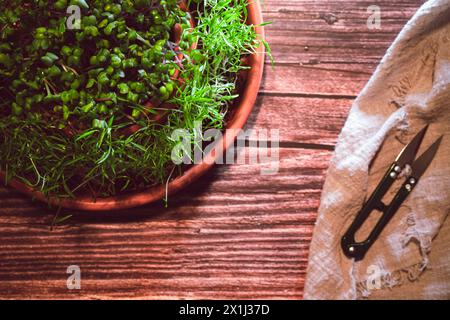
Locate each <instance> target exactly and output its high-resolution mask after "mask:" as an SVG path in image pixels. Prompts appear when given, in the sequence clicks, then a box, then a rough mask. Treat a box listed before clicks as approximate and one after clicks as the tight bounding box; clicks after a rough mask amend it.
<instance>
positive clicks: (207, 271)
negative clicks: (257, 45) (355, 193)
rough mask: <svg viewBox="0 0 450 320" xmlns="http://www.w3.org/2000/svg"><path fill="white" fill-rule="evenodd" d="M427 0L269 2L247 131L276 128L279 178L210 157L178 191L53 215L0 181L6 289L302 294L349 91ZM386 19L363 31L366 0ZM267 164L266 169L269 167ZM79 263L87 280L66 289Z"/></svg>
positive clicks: (135, 294) (10, 293) (58, 294)
mask: <svg viewBox="0 0 450 320" xmlns="http://www.w3.org/2000/svg"><path fill="white" fill-rule="evenodd" d="M421 3H423V1H419V0H401V1H386V0H380V1H376V0H368V1H366V0H358V1H350V0H339V1H337V0H336V1H331V0H327V1H325V0H321V1H319V0H316V1H313V0H288V1H286V0H283V1H281V0H265V6H264V12H265V17H266V20H269V21H273V24H272V25H271V26H269V27H268V28H267V40H268V41H269V42H270V44H271V45H272V49H273V55H274V57H275V60H276V64H275V67H274V68H271V67H270V65H269V64H268V65H267V68H266V74H265V78H264V83H263V86H262V89H261V95H260V97H259V99H258V102H257V105H256V107H255V110H254V112H253V114H252V115H251V117H250V119H249V122H248V125H247V128H253V129H270V128H272V129H279V130H280V138H281V142H280V161H279V163H278V165H279V173H278V174H276V175H261V174H260V170H261V166H260V165H251V164H244V165H224V166H216V167H215V168H214V169H213V170H212V171H210V172H209V173H208V174H207V175H206V176H205V177H203V178H202V179H201V180H200V181H198V182H197V183H195V184H194V185H192V186H191V187H189V188H188V189H187V190H186V191H184V192H181V193H179V194H177V195H175V196H173V197H171V199H170V202H169V207H168V208H164V206H163V205H162V204H161V203H156V204H153V205H149V206H145V207H142V208H137V209H134V210H128V211H123V212H104V213H96V214H90V213H76V212H69V211H65V212H63V213H62V214H74V217H73V218H72V219H71V221H70V222H69V223H68V224H66V225H63V226H58V227H57V228H55V229H54V230H53V231H51V230H50V227H49V225H50V223H51V220H52V218H53V214H54V212H53V211H52V210H49V209H47V208H46V206H45V205H43V204H40V203H34V202H32V201H31V200H30V199H27V198H26V197H24V196H22V195H20V194H19V193H17V192H15V191H12V190H10V189H7V188H4V187H0V241H1V242H0V298H3V299H15V298H50V299H54V298H64V299H72V298H73V299H78V298H83V299H108V298H146V299H162V298H168V299H174V298H179V299H194V298H202V299H220V298H224V299H228V298H229V299H237V298H242V299H246V298H249V299H251V298H263V299H276V298H290V299H297V298H301V297H302V292H303V286H304V280H305V275H306V266H307V258H308V247H309V243H310V241H311V237H312V231H313V226H314V222H315V218H316V213H317V209H318V207H319V203H320V193H321V189H322V186H323V182H324V179H325V178H324V177H325V174H326V170H327V168H328V164H329V161H330V158H331V155H332V149H333V146H334V145H335V143H336V141H337V136H338V134H339V131H340V129H341V128H342V126H343V125H344V122H345V118H346V116H347V113H348V110H349V108H350V106H351V103H352V100H353V98H354V97H355V96H356V95H357V94H358V92H359V91H360V90H361V89H362V88H363V86H364V84H365V83H366V82H367V80H368V79H369V77H370V74H371V73H372V72H373V71H374V69H375V67H376V65H377V63H378V62H379V61H380V59H381V57H382V56H383V54H384V52H385V50H386V49H387V48H388V46H389V44H390V43H391V42H392V41H393V39H394V38H395V36H396V34H397V33H398V32H399V31H400V30H401V28H402V26H403V25H404V24H405V23H406V21H407V20H408V19H409V18H410V17H411V16H412V15H413V13H414V12H415V11H416V10H417V8H418V7H419V5H420V4H421ZM373 4H375V5H378V6H380V8H381V10H382V19H383V20H382V28H381V29H380V30H369V29H368V28H367V26H366V19H367V17H368V14H367V12H366V9H367V7H368V6H369V5H373ZM263 166H264V165H263ZM72 264H75V265H79V266H80V268H81V272H82V289H81V290H72V291H71V290H68V289H67V287H66V279H67V276H68V275H67V274H66V269H67V267H68V266H69V265H72Z"/></svg>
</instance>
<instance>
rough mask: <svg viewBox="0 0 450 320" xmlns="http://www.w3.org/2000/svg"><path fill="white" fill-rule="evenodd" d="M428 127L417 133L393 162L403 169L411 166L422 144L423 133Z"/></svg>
mask: <svg viewBox="0 0 450 320" xmlns="http://www.w3.org/2000/svg"><path fill="white" fill-rule="evenodd" d="M427 129H428V125H426V126H425V127H424V128H423V129H422V130H420V131H419V133H417V134H416V136H415V137H414V138H413V139H412V140H411V142H410V143H408V144H407V145H406V146H405V147H404V148H403V150H402V151H401V152H400V154H399V155H398V157H397V159H395V162H396V163H397V165H399V166H400V167H404V166H405V165H406V164H411V163H412V162H413V160H414V158H415V157H416V154H417V151H419V147H420V145H421V144H422V140H423V137H424V136H425V133H426V132H427Z"/></svg>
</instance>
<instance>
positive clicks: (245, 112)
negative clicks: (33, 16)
mask: <svg viewBox="0 0 450 320" xmlns="http://www.w3.org/2000/svg"><path fill="white" fill-rule="evenodd" d="M247 22H248V23H249V24H254V25H259V24H261V23H262V14H261V7H260V4H259V1H257V0H253V1H251V2H250V3H249V4H248V21H247ZM256 32H257V33H258V34H259V36H260V37H262V38H263V37H264V28H263V27H256ZM248 61H249V66H250V67H251V70H250V71H249V72H248V75H247V79H246V84H245V87H244V88H243V90H242V93H241V98H240V102H239V104H238V105H237V106H236V107H233V109H234V111H233V116H232V118H231V119H229V121H228V124H227V127H226V129H233V130H226V131H225V133H224V135H223V138H222V140H221V141H218V143H222V145H223V150H224V152H225V150H227V149H228V147H229V146H230V145H232V144H233V143H234V141H235V139H236V134H237V131H238V130H239V129H242V128H243V127H244V125H245V123H246V121H247V118H248V116H249V115H250V112H251V111H252V109H253V106H254V103H255V101H256V97H257V95H258V90H259V87H260V84H261V79H262V74H263V68H264V46H260V48H259V49H258V53H257V54H255V55H252V56H251V57H249V59H248ZM220 157H222V154H211V153H210V154H207V155H205V157H204V159H203V162H201V163H200V164H196V165H194V166H192V167H190V168H189V169H188V170H187V171H186V172H185V173H184V174H183V175H182V176H180V177H178V178H176V179H174V180H172V181H171V182H170V183H169V185H168V193H169V194H173V193H174V192H176V191H179V190H181V189H183V188H184V187H186V186H187V185H189V184H191V183H193V182H194V181H195V180H197V179H198V178H199V177H201V176H202V175H203V174H204V173H205V172H206V171H207V170H208V169H210V168H211V167H212V166H213V164H214V162H215V159H216V158H220ZM0 178H1V180H4V178H5V175H4V173H3V172H0ZM9 185H10V186H11V187H13V188H15V189H17V190H19V191H21V192H23V193H25V194H27V195H29V196H31V197H33V198H34V199H38V200H40V201H43V202H47V203H50V204H52V205H54V206H61V207H64V208H70V209H77V210H88V211H104V210H119V209H128V208H132V207H137V206H141V205H145V204H148V203H151V202H154V201H156V200H160V199H162V198H164V197H165V195H166V186H164V185H161V186H158V187H152V188H149V189H146V190H142V191H136V192H134V193H127V194H124V195H118V196H114V197H108V198H98V199H96V200H94V199H92V197H89V196H84V197H77V198H75V199H58V198H52V197H50V198H47V197H45V196H44V194H42V193H41V192H37V191H33V189H32V188H30V187H29V186H27V185H25V184H23V183H22V182H19V181H18V180H16V179H14V180H12V181H10V182H9Z"/></svg>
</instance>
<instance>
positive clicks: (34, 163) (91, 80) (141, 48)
mask: <svg viewBox="0 0 450 320" xmlns="http://www.w3.org/2000/svg"><path fill="white" fill-rule="evenodd" d="M13 2H15V1H13ZM20 2H22V1H20ZM41 3H42V1H27V2H26V4H25V5H24V6H23V7H24V8H26V9H27V10H25V11H26V12H27V13H24V11H23V10H20V9H17V8H16V7H14V6H11V8H15V9H11V8H10V7H7V8H6V9H5V11H4V12H3V13H0V22H3V23H6V27H0V30H1V31H0V38H1V39H2V41H5V40H8V41H11V39H13V40H18V39H20V40H21V41H25V40H26V39H22V36H19V35H17V32H18V30H16V29H17V28H18V24H19V25H20V23H21V21H23V19H24V17H26V18H30V19H31V17H32V16H33V17H37V16H39V14H36V12H34V13H33V14H31V13H32V12H33V10H35V11H39V10H41V11H39V12H41V14H42V19H44V20H45V19H46V20H47V21H50V22H49V24H48V25H46V26H45V27H42V25H45V24H44V23H43V21H42V20H39V19H38V18H33V19H31V20H30V21H31V22H27V25H26V27H27V28H29V29H28V30H34V31H33V33H32V34H33V36H32V37H31V38H30V39H29V45H27V46H25V49H23V50H25V51H23V52H22V51H20V50H19V49H13V47H11V46H10V47H8V46H5V45H0V91H5V94H3V93H2V100H1V104H0V168H1V169H2V170H3V171H5V172H7V179H11V178H17V179H19V180H21V181H23V182H24V183H26V184H28V185H30V186H33V187H35V188H36V189H38V190H40V191H42V192H44V193H45V194H47V195H56V196H58V197H75V196H76V195H77V194H81V193H88V194H90V195H92V197H93V198H96V197H104V196H111V195H116V194H118V193H120V192H125V191H132V190H137V189H141V188H145V187H149V186H154V185H160V184H164V183H167V182H168V180H170V179H171V178H172V177H174V176H175V174H174V171H175V169H177V172H178V174H181V172H182V167H177V166H175V165H174V164H173V162H172V160H171V151H172V149H173V148H174V146H175V144H176V143H177V142H176V141H173V140H172V139H171V138H170V137H171V134H172V132H173V131H174V130H175V129H180V128H181V129H186V130H187V131H188V132H191V133H192V135H194V125H195V123H202V126H203V128H205V129H208V128H217V129H222V128H223V127H224V122H225V116H226V114H227V110H228V108H230V106H231V102H232V101H233V100H234V99H235V98H236V97H237V96H238V94H239V90H238V88H237V79H238V73H239V72H240V71H241V70H244V69H247V67H246V66H245V65H244V64H243V63H242V57H243V56H245V55H249V54H252V53H253V52H254V51H255V50H256V48H257V47H258V46H259V45H260V44H261V43H264V44H265V42H264V41H262V40H260V39H258V37H257V35H256V32H255V28H254V26H249V25H246V24H245V22H244V21H245V19H246V14H247V11H246V10H247V8H246V7H247V0H201V1H199V0H197V1H190V3H189V4H188V5H189V6H190V8H191V9H193V12H195V13H196V27H195V28H194V29H193V30H188V29H189V28H188V23H189V20H188V17H189V16H188V15H186V14H185V13H184V12H183V11H181V10H179V9H178V7H175V6H174V5H175V4H176V1H175V0H165V1H164V0H161V1H135V2H134V3H135V4H134V6H133V5H132V4H131V2H129V1H106V0H104V1H99V0H97V1H85V4H86V5H87V8H84V9H83V10H85V13H87V14H90V15H88V16H87V17H89V19H90V21H89V20H86V21H84V20H83V23H82V25H83V26H84V29H82V31H81V32H82V33H83V34H84V35H83V36H74V35H73V34H72V36H68V37H66V36H65V35H66V32H69V31H67V30H63V29H64V28H62V27H61V19H64V15H61V17H60V18H57V19H52V16H48V15H47V16H46V15H45V13H44V11H45V10H46V9H48V8H46V7H47V6H48V5H45V6H42V5H41ZM66 4H68V2H67V1H64V0H59V1H57V2H56V3H55V4H54V8H53V9H52V10H51V11H49V12H50V13H49V14H54V13H55V12H57V13H58V12H59V13H60V11H61V10H64V8H65V7H64V5H66ZM120 4H122V6H121V7H120V9H121V10H119V7H118V6H120ZM150 4H151V5H152V6H150ZM156 4H157V5H156ZM155 6H156V7H155ZM18 7H20V6H18ZM83 7H85V6H84V5H83ZM152 8H154V9H152ZM162 8H163V9H162ZM58 10H59V11H58ZM92 16H94V18H95V20H96V23H94V18H92ZM147 16H150V18H149V19H148V20H146V19H147V18H146V17H147ZM100 17H105V18H104V19H101V18H100ZM133 17H135V19H136V21H132V22H130V19H133ZM36 19H38V20H37V21H36ZM105 19H106V20H107V22H103V21H104V20H105ZM162 21H165V22H162ZM178 21H179V22H180V23H181V24H182V25H183V27H184V28H183V29H184V31H183V34H182V37H181V41H180V44H179V51H176V50H175V47H176V46H175V45H174V44H173V43H172V42H170V40H169V33H168V30H169V29H170V28H171V27H172V26H173V24H174V23H176V22H178ZM139 23H144V24H145V23H148V24H149V25H148V26H147V29H148V30H150V31H147V32H145V31H144V29H145V28H143V29H142V28H141V29H139V30H135V29H133V27H132V26H135V25H136V24H139ZM128 24H129V25H128ZM155 25H156V26H157V27H155ZM161 25H163V26H161ZM36 26H39V27H37V28H36ZM94 26H95V28H96V29H97V31H98V32H97V31H95V29H94V28H87V27H94ZM23 27H25V25H24V26H23ZM102 28H103V29H102ZM99 29H100V30H99ZM133 30H135V31H136V32H134V31H133ZM71 32H72V33H73V32H75V31H71ZM123 34H125V35H123ZM16 37H18V38H16ZM94 39H95V42H93V40H94ZM68 42H70V45H68ZM194 42H195V43H197V48H196V49H193V50H192V49H191V46H192V44H193V43H194ZM93 43H96V45H94V47H95V48H96V52H93V51H92V50H91V52H89V48H90V47H89V45H90V46H92V45H93ZM148 50H150V51H149V52H147V51H148ZM163 51H165V52H166V55H167V56H166V57H162V56H161V55H160V54H159V53H160V52H163ZM178 55H180V56H182V57H183V58H182V59H181V60H180V58H179V57H178ZM13 57H15V58H13ZM133 57H141V59H138V58H137V59H136V61H129V60H132V59H133ZM143 57H145V58H143ZM161 59H164V61H166V63H164V64H161V62H160V61H161ZM169 59H172V60H170V61H175V62H174V63H169V62H168V61H169ZM11 60H13V61H11ZM38 60H39V61H38ZM177 60H180V61H177ZM37 61H38V62H37ZM126 61H127V62H126ZM179 62H181V66H177V65H179ZM127 64H128V65H127ZM17 65H21V66H22V67H21V68H18V71H14V69H15V68H17V67H16V66H17ZM174 66H177V68H179V69H181V73H180V78H179V80H178V81H177V83H179V84H178V85H176V86H175V82H173V81H172V80H171V79H170V75H171V74H173V69H172V68H174ZM127 67H129V68H131V69H132V70H136V72H135V73H131V74H134V76H135V77H138V78H134V79H133V78H132V77H133V76H131V78H130V75H129V74H130V73H129V72H121V71H126V68H127ZM111 68H113V70H112V71H111ZM124 69H125V70H124ZM9 75H13V76H9ZM114 75H117V76H114ZM111 82H113V84H114V85H111ZM139 83H143V84H144V86H143V87H142V86H140V85H139ZM136 96H137V97H136ZM151 97H157V98H158V99H159V100H160V101H164V100H165V101H166V102H167V105H174V106H176V108H167V107H165V106H164V105H162V106H160V107H155V108H154V109H153V110H148V109H147V108H146V107H145V105H144V104H145V101H147V100H149V99H150V98H151ZM7 102H10V103H9V104H8V103H7ZM130 108H131V109H132V110H133V112H131V114H130V112H129V109H130ZM155 112H164V119H163V121H154V120H152V118H151V115H152V113H155ZM132 124H137V125H139V129H138V130H137V131H135V132H134V133H131V134H125V133H124V132H125V131H126V129H127V128H128V127H129V126H130V125H132ZM193 140H194V139H193Z"/></svg>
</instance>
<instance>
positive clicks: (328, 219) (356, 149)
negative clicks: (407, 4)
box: [305, 0, 450, 299]
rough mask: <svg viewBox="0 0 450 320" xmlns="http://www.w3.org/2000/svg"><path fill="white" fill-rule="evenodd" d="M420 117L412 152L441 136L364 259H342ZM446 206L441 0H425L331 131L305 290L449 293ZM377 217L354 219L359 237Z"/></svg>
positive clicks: (446, 34) (447, 50) (322, 293)
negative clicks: (352, 229)
mask: <svg viewBox="0 0 450 320" xmlns="http://www.w3.org/2000/svg"><path fill="white" fill-rule="evenodd" d="M426 124H430V127H429V129H428V132H427V134H426V136H425V138H424V141H423V143H422V146H421V149H420V150H419V153H418V155H420V154H421V153H422V152H423V151H424V150H425V149H426V148H428V147H429V146H430V145H431V143H433V142H434V141H435V140H436V139H437V138H438V137H439V136H440V135H444V138H443V140H442V143H441V146H440V148H439V150H438V152H437V154H436V157H435V158H434V160H433V162H432V163H431V165H430V167H429V168H428V170H427V171H426V172H425V174H424V175H423V177H422V179H421V180H420V181H419V183H418V185H417V187H416V188H415V189H414V191H413V192H412V193H411V194H410V195H409V197H408V198H407V200H406V201H405V202H404V204H403V205H402V206H401V208H400V209H399V211H397V213H396V214H395V216H394V218H393V219H392V220H391V221H390V222H389V224H388V225H387V226H386V228H385V229H384V230H383V232H382V233H381V235H380V237H379V238H378V240H377V241H376V242H375V244H374V245H373V246H372V248H371V249H370V250H369V251H368V253H367V255H366V256H365V258H364V259H363V260H362V261H358V262H355V261H354V260H353V259H348V258H347V257H346V256H344V254H343V252H342V249H341V247H340V240H341V237H342V235H343V234H344V233H345V231H346V230H347V228H348V226H349V225H350V223H351V222H352V221H353V219H354V217H355V215H356V214H357V213H358V211H359V210H360V209H361V207H362V205H363V203H364V200H365V198H366V197H368V196H369V195H370V194H371V193H372V191H373V190H374V188H375V187H376V185H377V184H378V182H379V181H380V179H381V178H382V176H383V175H384V173H385V172H386V170H387V169H388V167H389V166H390V164H391V163H392V162H393V160H394V159H395V157H396V156H397V154H398V153H399V152H400V151H401V149H402V148H403V147H404V146H405V145H406V144H407V143H408V142H410V141H411V139H412V138H413V137H414V135H415V134H416V133H417V132H418V131H419V130H420V129H421V128H423V127H424V126H425V125H426ZM397 182H398V183H396V186H397V188H395V187H396V186H395V185H394V187H393V188H391V191H390V192H388V195H387V197H388V198H387V199H385V200H386V201H385V203H389V200H390V199H391V198H392V196H393V195H394V194H395V193H396V192H397V190H398V186H399V185H400V184H401V183H402V181H401V179H399V180H398V181H397ZM449 211H450V1H449V0H432V1H428V2H426V3H425V4H424V5H423V6H422V7H421V8H420V9H419V10H418V12H417V13H416V14H415V16H414V17H413V18H412V19H411V20H410V21H409V22H408V23H407V25H406V26H405V27H404V29H403V30H402V31H401V33H400V34H399V36H398V37H397V39H396V40H395V41H394V43H393V44H392V46H391V47H390V48H389V50H388V51H387V53H386V55H385V57H384V58H383V59H382V61H381V63H380V65H379V66H378V68H377V70H376V71H375V73H374V75H373V76H372V78H371V79H370V81H369V82H368V84H367V85H366V87H365V88H364V89H363V91H362V92H361V94H360V95H359V96H358V98H357V99H356V100H355V102H354V105H353V107H352V109H351V111H350V115H349V118H348V120H347V122H346V124H345V126H344V129H343V130H342V132H341V134H340V136H339V141H338V144H337V147H336V151H335V154H334V157H333V159H332V163H331V166H330V169H329V172H328V175H327V179H326V182H325V186H324V190H323V194H322V199H321V206H320V210H319V215H318V219H317V223H316V227H315V230H314V235H313V241H312V244H311V249H310V258H309V266H308V273H307V280H306V284H305V298H306V299H359V298H378V299H413V298H415V299H438V298H440V299H450V221H447V222H445V221H446V217H447V215H448V213H449ZM377 219H378V216H377V215H373V216H371V218H369V220H368V222H367V224H365V225H363V227H362V229H361V232H362V233H361V234H360V236H361V237H362V238H364V237H363V236H364V235H366V234H367V232H368V231H370V230H371V229H372V228H373V225H374V223H375V222H376V221H377ZM448 220H450V219H448ZM362 238H360V239H359V240H361V239H362ZM357 240H358V239H357Z"/></svg>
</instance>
